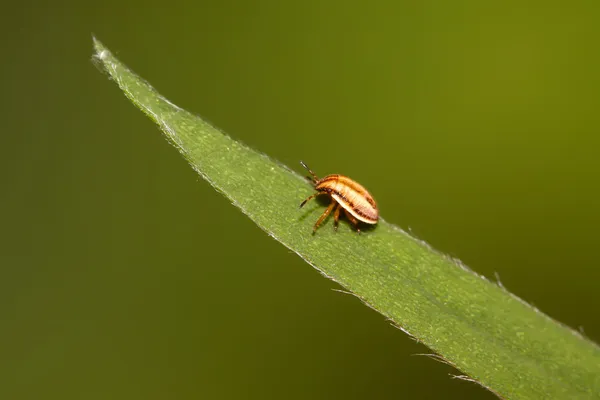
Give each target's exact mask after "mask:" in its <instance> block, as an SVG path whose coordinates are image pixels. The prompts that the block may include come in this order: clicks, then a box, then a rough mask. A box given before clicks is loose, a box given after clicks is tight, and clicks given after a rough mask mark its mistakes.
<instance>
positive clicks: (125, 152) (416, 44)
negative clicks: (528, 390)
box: [0, 0, 600, 400]
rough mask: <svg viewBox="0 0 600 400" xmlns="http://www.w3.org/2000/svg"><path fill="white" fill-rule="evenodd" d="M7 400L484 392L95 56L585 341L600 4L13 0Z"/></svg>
mask: <svg viewBox="0 0 600 400" xmlns="http://www.w3.org/2000/svg"><path fill="white" fill-rule="evenodd" d="M2 13H3V14H4V15H3V16H4V18H3V23H2V25H1V26H0V30H1V32H2V35H1V39H0V41H1V43H2V50H3V51H2V57H1V62H0V77H1V78H0V79H1V80H2V98H1V100H0V101H1V102H2V103H1V110H2V111H1V114H2V133H1V135H0V177H1V182H2V186H3V189H2V191H1V196H0V209H1V210H2V230H1V231H0V232H1V233H0V299H1V301H0V322H1V325H0V327H1V328H0V343H1V344H0V397H1V398H2V399H40V398H43V399H88V400H92V399H171V398H173V399H175V398H177V399H187V398H190V399H191V398H206V399H240V398H243V399H281V398H289V399H305V398H312V399H331V398H340V399H341V398H343V399H347V400H348V399H364V398H376V399H396V398H404V399H407V398H426V397H430V398H434V397H437V398H446V399H450V398H454V399H463V398H469V399H491V398H493V396H492V395H490V394H489V393H487V392H485V391H484V390H483V389H481V388H479V387H477V386H476V385H474V384H471V383H467V382H462V381H458V380H453V379H451V377H450V375H449V374H452V373H455V372H456V371H453V370H452V369H451V368H450V367H448V366H446V365H443V364H441V363H438V362H435V361H433V360H431V359H428V358H426V357H421V356H416V354H418V353H425V352H427V349H426V348H425V347H423V346H422V345H419V344H417V343H415V342H413V341H412V340H411V339H409V338H408V337H407V336H406V335H404V334H403V333H402V332H400V331H399V330H397V329H395V328H393V327H391V326H390V325H389V323H388V322H386V321H385V320H384V319H383V318H382V317H381V316H380V315H378V314H377V313H375V312H373V311H372V310H370V309H369V308H367V307H365V306H363V305H362V304H360V302H359V301H357V300H356V299H354V298H353V297H351V296H347V295H343V294H340V293H337V292H335V291H333V290H331V289H335V288H337V286H336V285H335V284H334V283H332V282H330V281H328V280H326V279H324V278H323V277H321V276H320V275H319V274H318V273H317V272H316V271H314V270H312V269H311V268H310V267H309V266H308V265H307V264H305V263H303V262H302V261H301V260H300V259H299V258H298V257H297V256H295V255H294V254H292V253H291V252H290V251H288V250H287V249H285V248H284V247H283V246H281V245H279V244H278V243H277V242H275V241H274V240H272V239H271V238H269V237H267V236H266V235H265V234H264V233H263V232H262V231H260V230H259V229H258V228H257V227H256V226H254V224H253V223H252V222H251V221H250V220H249V219H247V218H246V217H244V216H243V215H242V214H241V213H240V212H239V211H238V210H237V209H235V208H234V207H233V206H232V205H230V204H228V201H227V200H225V199H224V198H223V197H221V195H219V194H217V193H216V192H215V191H214V190H212V189H211V188H210V187H209V185H208V184H207V183H206V182H204V181H202V180H201V179H200V178H199V177H198V176H197V175H196V174H195V173H194V172H193V171H192V169H191V168H189V167H188V165H187V164H186V162H185V161H184V160H183V159H182V158H181V157H180V156H179V154H178V153H177V152H176V151H175V150H174V149H173V148H171V147H170V146H169V145H168V144H167V142H166V141H165V140H164V139H163V138H162V137H161V135H160V133H159V131H158V129H157V128H156V127H155V126H154V125H153V124H152V123H151V122H150V121H149V120H148V119H147V118H146V117H145V116H144V115H143V114H142V113H141V112H139V111H138V110H136V109H135V108H134V107H133V106H132V105H131V104H129V102H128V101H127V100H126V99H125V97H124V96H123V95H122V94H121V93H120V91H119V90H118V89H117V87H116V86H115V85H114V84H113V83H111V82H110V81H109V80H108V79H107V78H106V76H104V75H103V74H101V73H100V72H99V71H98V70H97V69H96V68H95V67H94V65H93V64H92V63H91V61H90V58H91V55H92V40H91V36H92V34H95V35H96V36H97V37H98V38H99V39H100V40H101V41H103V42H104V43H105V44H106V45H107V46H108V47H109V48H110V49H111V50H112V51H113V52H114V53H115V54H116V55H117V56H118V57H120V58H121V59H122V60H123V61H124V62H125V63H127V64H128V65H129V66H130V67H131V68H133V69H134V70H135V71H136V72H137V73H139V74H140V75H141V76H143V77H144V78H145V79H147V80H149V81H150V82H151V83H152V84H153V85H154V86H155V87H156V88H157V89H158V90H160V91H161V92H162V93H163V94H164V95H165V96H167V97H168V98H170V99H171V100H172V101H173V102H175V103H176V104H178V105H180V106H182V107H184V108H186V109H188V110H190V111H192V112H195V113H198V114H200V115H202V116H204V117H205V118H207V119H208V120H210V121H211V122H212V123H214V124H215V125H217V126H218V127H220V128H222V129H223V130H225V131H226V132H228V133H229V134H230V135H231V136H233V137H234V138H236V139H239V140H242V141H243V142H245V143H246V144H248V145H250V146H252V147H254V148H255V149H257V150H259V151H262V152H265V153H268V154H269V155H271V156H272V157H274V158H276V159H278V160H280V161H282V162H284V163H286V164H288V165H290V166H292V167H294V168H298V170H301V168H300V166H299V165H298V160H300V159H303V160H305V161H307V162H309V163H310V165H311V166H312V168H313V169H314V170H315V171H317V172H318V173H320V174H327V173H333V172H339V173H343V174H347V175H349V176H351V177H353V178H355V179H356V180H358V181H359V182H361V183H364V184H365V185H366V186H367V187H368V188H369V190H370V191H371V192H372V193H374V194H375V197H376V198H377V200H378V202H379V204H380V208H381V210H382V215H383V217H384V218H385V219H386V220H388V221H391V222H393V223H396V224H398V225H399V226H401V227H403V228H404V229H411V230H412V232H413V233H414V234H415V235H417V236H418V237H420V238H423V239H425V240H427V241H428V242H429V243H431V244H432V245H433V246H434V247H436V248H438V249H439V250H442V251H444V252H447V253H449V254H451V255H453V256H455V257H458V258H460V259H462V260H463V261H464V262H465V263H466V264H467V265H469V266H470V267H471V268H473V269H474V270H476V271H477V272H479V273H481V274H484V275H486V276H487V277H490V278H491V279H495V278H494V276H495V274H498V275H499V277H500V279H501V281H502V283H503V284H504V285H505V286H506V287H507V288H508V289H509V290H511V291H513V292H514V293H516V294H517V295H519V296H521V297H522V298H524V299H525V300H527V301H529V302H531V303H533V304H534V305H536V306H537V307H539V308H540V309H541V310H543V311H545V312H546V313H548V314H549V315H550V316H552V317H554V318H556V319H558V320H560V321H561V322H563V323H566V324H568V325H569V326H572V327H575V328H578V327H583V328H584V329H585V333H586V335H587V336H589V337H590V338H591V339H593V340H595V341H599V340H600V318H599V316H598V311H597V310H598V306H599V305H600V301H599V296H598V281H599V278H600V268H599V267H600V266H599V262H598V244H597V242H598V229H599V228H598V227H599V226H600V205H599V202H598V196H599V194H600V189H599V185H598V175H599V172H600V159H599V157H598V152H599V146H600V138H599V135H598V132H599V129H600V114H599V112H598V106H599V105H600V95H599V93H600V80H599V78H598V77H599V74H598V71H599V70H600V58H599V52H598V39H599V36H600V35H599V33H600V25H599V24H598V21H599V20H600V3H598V2H597V1H574V2H562V1H552V0H551V1H531V2H522V1H507V2H500V3H499V2H482V1H476V0H471V1H454V2H447V1H442V0H437V1H427V2H421V1H415V0H412V1H398V2H396V1H389V2H368V3H364V2H347V1H331V2H319V1H306V2H302V3H301V4H300V3H290V2H279V1H273V0H267V1H260V2H258V1H257V2H244V1H197V2H187V3H186V2H170V3H164V2H159V1H148V0H146V1H129V2H119V1H114V0H107V1H103V2H78V1H54V2H42V1H32V2H11V3H7V4H5V5H4V6H3V12H2Z"/></svg>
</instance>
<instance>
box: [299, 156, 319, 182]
mask: <svg viewBox="0 0 600 400" xmlns="http://www.w3.org/2000/svg"><path fill="white" fill-rule="evenodd" d="M300 164H302V166H303V167H304V168H306V170H307V171H308V172H309V173H310V174H311V175H312V177H313V182H316V181H318V180H319V178H317V174H315V173H314V172H312V170H311V169H310V168H308V166H307V165H306V164H304V161H300Z"/></svg>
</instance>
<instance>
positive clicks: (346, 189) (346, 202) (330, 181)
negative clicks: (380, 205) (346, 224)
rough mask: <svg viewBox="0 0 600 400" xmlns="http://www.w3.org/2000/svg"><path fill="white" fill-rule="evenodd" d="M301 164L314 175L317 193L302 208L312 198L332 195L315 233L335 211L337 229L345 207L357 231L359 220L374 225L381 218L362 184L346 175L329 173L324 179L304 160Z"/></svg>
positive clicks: (318, 221)
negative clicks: (341, 212)
mask: <svg viewBox="0 0 600 400" xmlns="http://www.w3.org/2000/svg"><path fill="white" fill-rule="evenodd" d="M300 164H302V166H303V167H304V168H306V170H307V171H308V172H309V173H310V174H311V175H312V181H313V184H314V186H315V190H316V191H317V193H315V194H313V195H311V196H309V197H308V198H307V199H306V200H304V201H303V202H302V203H301V204H300V208H302V206H304V205H305V204H306V202H307V201H309V200H310V199H312V198H314V197H316V196H318V195H320V194H326V195H328V196H329V197H331V204H329V206H328V207H327V209H326V210H325V211H324V212H323V214H322V215H321V217H320V218H319V219H318V220H317V223H316V224H315V226H314V228H313V233H315V232H316V231H317V228H318V227H319V225H321V222H323V220H324V219H325V218H327V216H328V215H329V214H330V213H331V211H334V210H335V212H334V213H333V219H334V221H335V222H334V225H333V227H334V229H335V230H337V227H338V221H339V219H340V211H341V210H342V209H343V210H344V213H345V214H346V217H347V218H348V219H349V220H350V222H352V224H353V225H354V227H355V228H356V231H357V232H359V233H360V229H359V227H358V221H362V222H364V223H366V224H371V225H374V224H376V223H377V221H378V220H379V210H377V204H376V203H375V200H374V199H373V197H372V196H371V194H369V192H368V191H367V189H365V188H364V187H363V186H361V185H360V184H358V183H356V182H355V181H353V180H352V179H350V178H348V177H347V176H344V175H337V174H333V175H327V176H326V177H325V178H323V179H319V178H318V177H317V175H316V174H315V173H314V172H312V171H311V169H310V168H308V167H307V166H306V164H304V163H303V162H302V161H300Z"/></svg>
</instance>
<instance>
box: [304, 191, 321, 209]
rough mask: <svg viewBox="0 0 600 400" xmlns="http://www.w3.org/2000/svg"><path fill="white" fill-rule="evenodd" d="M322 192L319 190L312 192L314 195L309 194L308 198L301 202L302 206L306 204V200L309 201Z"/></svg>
mask: <svg viewBox="0 0 600 400" xmlns="http://www.w3.org/2000/svg"><path fill="white" fill-rule="evenodd" d="M320 194H321V192H317V193H315V194H312V195H310V196H308V197H307V198H306V200H304V201H303V202H302V203H300V208H302V207H304V205H305V204H306V202H307V201H309V200H311V199H313V198H315V197H317V196H318V195H320Z"/></svg>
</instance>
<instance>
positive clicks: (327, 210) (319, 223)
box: [313, 199, 337, 234]
mask: <svg viewBox="0 0 600 400" xmlns="http://www.w3.org/2000/svg"><path fill="white" fill-rule="evenodd" d="M336 204H337V202H336V201H335V200H333V199H331V204H330V205H329V207H327V209H326V210H325V211H324V212H323V214H321V216H320V217H319V219H318V220H317V223H316V224H315V226H314V228H313V234H314V233H315V232H316V231H317V228H318V227H319V225H321V222H323V220H324V219H325V218H327V216H328V215H329V213H331V210H333V207H335V205H336Z"/></svg>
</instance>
